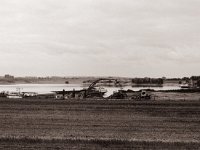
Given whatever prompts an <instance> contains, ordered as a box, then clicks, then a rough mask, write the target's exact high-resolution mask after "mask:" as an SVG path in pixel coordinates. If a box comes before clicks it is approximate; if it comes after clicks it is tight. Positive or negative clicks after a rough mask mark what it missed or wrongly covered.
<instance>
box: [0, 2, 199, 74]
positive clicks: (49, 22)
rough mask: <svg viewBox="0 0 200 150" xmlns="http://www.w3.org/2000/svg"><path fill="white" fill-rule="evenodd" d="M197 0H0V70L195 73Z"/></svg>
mask: <svg viewBox="0 0 200 150" xmlns="http://www.w3.org/2000/svg"><path fill="white" fill-rule="evenodd" d="M199 8H200V0H57V1H56V0H0V75H4V74H7V73H8V74H12V75H16V76H26V75H30V76H32V75H34V76H51V75H59V76H126V77H162V76H167V77H183V76H191V75H200V9H199Z"/></svg>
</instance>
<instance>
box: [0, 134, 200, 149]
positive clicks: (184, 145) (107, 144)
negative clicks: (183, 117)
mask: <svg viewBox="0 0 200 150" xmlns="http://www.w3.org/2000/svg"><path fill="white" fill-rule="evenodd" d="M0 145H4V148H13V147H14V146H18V148H22V149H23V148H30V147H32V146H33V147H35V146H36V145H37V146H38V147H37V148H39V147H40V149H45V148H46V146H47V147H48V148H52V149H53V148H55V145H56V147H57V149H63V148H64V147H65V148H66V147H68V148H69V147H74V145H76V148H77V149H79V148H83V147H87V148H89V149H90V147H92V149H99V148H100V149H109V148H111V149H113V148H116V149H132V148H134V149H185V150H197V149H200V142H163V141H127V140H117V139H76V138H74V139H40V138H26V137H24V138H0ZM39 145H40V146H39ZM83 145H84V146H83ZM9 146H10V147H9ZM20 146H21V147H20ZM15 148H17V147H15Z"/></svg>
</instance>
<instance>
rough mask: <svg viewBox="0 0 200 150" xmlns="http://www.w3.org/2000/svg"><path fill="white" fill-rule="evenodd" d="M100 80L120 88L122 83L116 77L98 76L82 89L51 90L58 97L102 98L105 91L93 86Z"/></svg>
mask: <svg viewBox="0 0 200 150" xmlns="http://www.w3.org/2000/svg"><path fill="white" fill-rule="evenodd" d="M101 81H108V82H109V83H114V85H115V86H116V87H120V88H122V85H121V84H120V82H119V81H118V80H117V79H113V78H100V79H97V80H95V81H93V82H92V83H91V84H90V85H89V87H88V88H86V89H82V90H72V91H65V90H63V91H53V92H55V93H56V94H57V96H58V95H59V96H58V97H56V98H58V99H59V98H60V97H62V98H63V99H70V98H78V99H84V98H103V96H104V94H105V93H106V92H107V91H106V90H105V89H103V88H99V89H97V88H96V87H95V86H96V84H98V83H100V82H101Z"/></svg>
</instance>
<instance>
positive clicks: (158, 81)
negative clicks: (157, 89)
mask: <svg viewBox="0 0 200 150" xmlns="http://www.w3.org/2000/svg"><path fill="white" fill-rule="evenodd" d="M132 83H135V84H163V79H161V78H135V79H132Z"/></svg>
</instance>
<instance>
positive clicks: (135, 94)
mask: <svg viewBox="0 0 200 150" xmlns="http://www.w3.org/2000/svg"><path fill="white" fill-rule="evenodd" d="M109 99H132V100H149V99H151V92H150V91H149V90H140V91H132V90H119V91H118V92H114V93H113V94H112V95H111V96H109Z"/></svg>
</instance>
